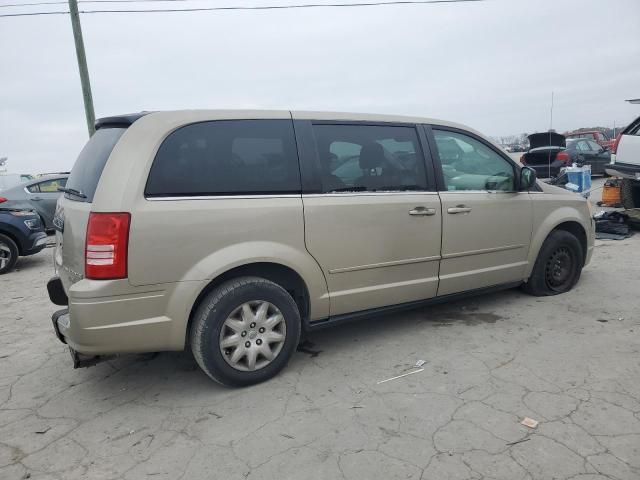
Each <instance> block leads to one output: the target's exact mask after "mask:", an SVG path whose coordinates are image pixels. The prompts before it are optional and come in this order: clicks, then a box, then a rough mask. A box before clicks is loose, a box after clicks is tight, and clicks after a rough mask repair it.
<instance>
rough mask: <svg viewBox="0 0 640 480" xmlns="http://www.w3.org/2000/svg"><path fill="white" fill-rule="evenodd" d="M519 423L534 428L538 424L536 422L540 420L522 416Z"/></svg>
mask: <svg viewBox="0 0 640 480" xmlns="http://www.w3.org/2000/svg"><path fill="white" fill-rule="evenodd" d="M520 423H521V424H522V425H524V426H525V427H529V428H536V427H537V426H538V423H540V422H538V421H537V420H534V419H533V418H529V417H524V419H523V420H522V421H521V422H520Z"/></svg>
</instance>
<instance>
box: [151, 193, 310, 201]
mask: <svg viewBox="0 0 640 480" xmlns="http://www.w3.org/2000/svg"><path fill="white" fill-rule="evenodd" d="M300 197H301V194H299V193H293V194H288V193H284V194H272V195H242V194H241V195H193V196H181V197H144V199H145V200H147V201H149V202H167V201H179V200H240V199H252V198H255V199H260V198H300Z"/></svg>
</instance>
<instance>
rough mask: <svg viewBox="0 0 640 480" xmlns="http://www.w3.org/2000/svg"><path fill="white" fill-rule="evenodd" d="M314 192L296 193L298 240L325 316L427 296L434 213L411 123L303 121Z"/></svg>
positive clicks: (436, 205) (434, 282) (433, 259)
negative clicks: (301, 235)
mask: <svg viewBox="0 0 640 480" xmlns="http://www.w3.org/2000/svg"><path fill="white" fill-rule="evenodd" d="M308 136H309V138H310V140H309V144H311V145H313V147H312V148H311V149H310V151H313V155H307V157H313V159H312V160H311V159H310V158H304V157H305V156H304V155H303V159H302V161H303V162H305V161H306V162H309V161H313V163H315V164H316V165H315V167H314V171H315V172H316V176H317V177H318V178H319V182H318V184H319V192H317V193H307V194H304V195H303V204H304V219H305V241H306V246H307V249H308V251H309V252H310V253H311V255H313V257H314V258H315V259H316V261H317V262H318V263H319V264H320V266H321V268H322V270H323V272H324V275H325V277H326V279H327V285H328V287H329V296H330V303H331V315H332V316H335V315H340V314H345V313H351V312H356V311H361V310H368V309H372V308H376V307H382V306H387V305H397V304H401V303H406V302H411V301H416V300H422V299H426V298H430V297H434V296H435V295H436V293H437V288H438V266H439V260H440V238H441V221H442V214H441V208H440V199H439V197H438V194H437V193H436V192H435V191H434V189H433V188H429V187H428V182H427V178H426V175H425V162H424V156H423V153H422V149H421V147H420V142H419V141H418V131H417V129H416V127H415V126H414V125H402V126H401V125H389V124H387V125H373V124H336V123H329V122H324V123H315V122H313V123H309V124H308Z"/></svg>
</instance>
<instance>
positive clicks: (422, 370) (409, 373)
mask: <svg viewBox="0 0 640 480" xmlns="http://www.w3.org/2000/svg"><path fill="white" fill-rule="evenodd" d="M420 372H424V368H419V369H418V370H414V371H412V372H407V373H403V374H402V375H398V376H397V377H391V378H387V379H386V380H380V381H379V382H378V383H377V384H376V385H380V384H381V383H385V382H390V381H391V380H397V379H398V378H402V377H406V376H408V375H413V374H414V373H420Z"/></svg>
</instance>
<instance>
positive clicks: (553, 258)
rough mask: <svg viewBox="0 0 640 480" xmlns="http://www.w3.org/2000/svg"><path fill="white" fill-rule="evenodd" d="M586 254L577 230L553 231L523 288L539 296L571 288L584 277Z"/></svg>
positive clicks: (562, 291)
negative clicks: (571, 231) (576, 234)
mask: <svg viewBox="0 0 640 480" xmlns="http://www.w3.org/2000/svg"><path fill="white" fill-rule="evenodd" d="M583 258H584V254H583V251H582V245H581V244H580V241H579V240H578V239H577V238H576V237H575V236H574V235H573V234H571V233H569V232H567V231H565V230H555V231H553V232H551V233H550V234H549V236H548V237H547V239H546V240H545V241H544V243H543V244H542V248H540V252H539V253H538V258H537V259H536V263H535V265H534V267H533V271H532V272H531V277H529V280H528V281H527V283H525V284H524V286H523V290H524V291H525V292H527V293H529V294H531V295H535V296H538V297H540V296H546V295H558V294H560V293H565V292H568V291H569V290H571V289H572V288H573V287H574V286H575V284H576V283H578V280H579V279H580V273H581V272H582V266H583V263H584V261H583Z"/></svg>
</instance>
